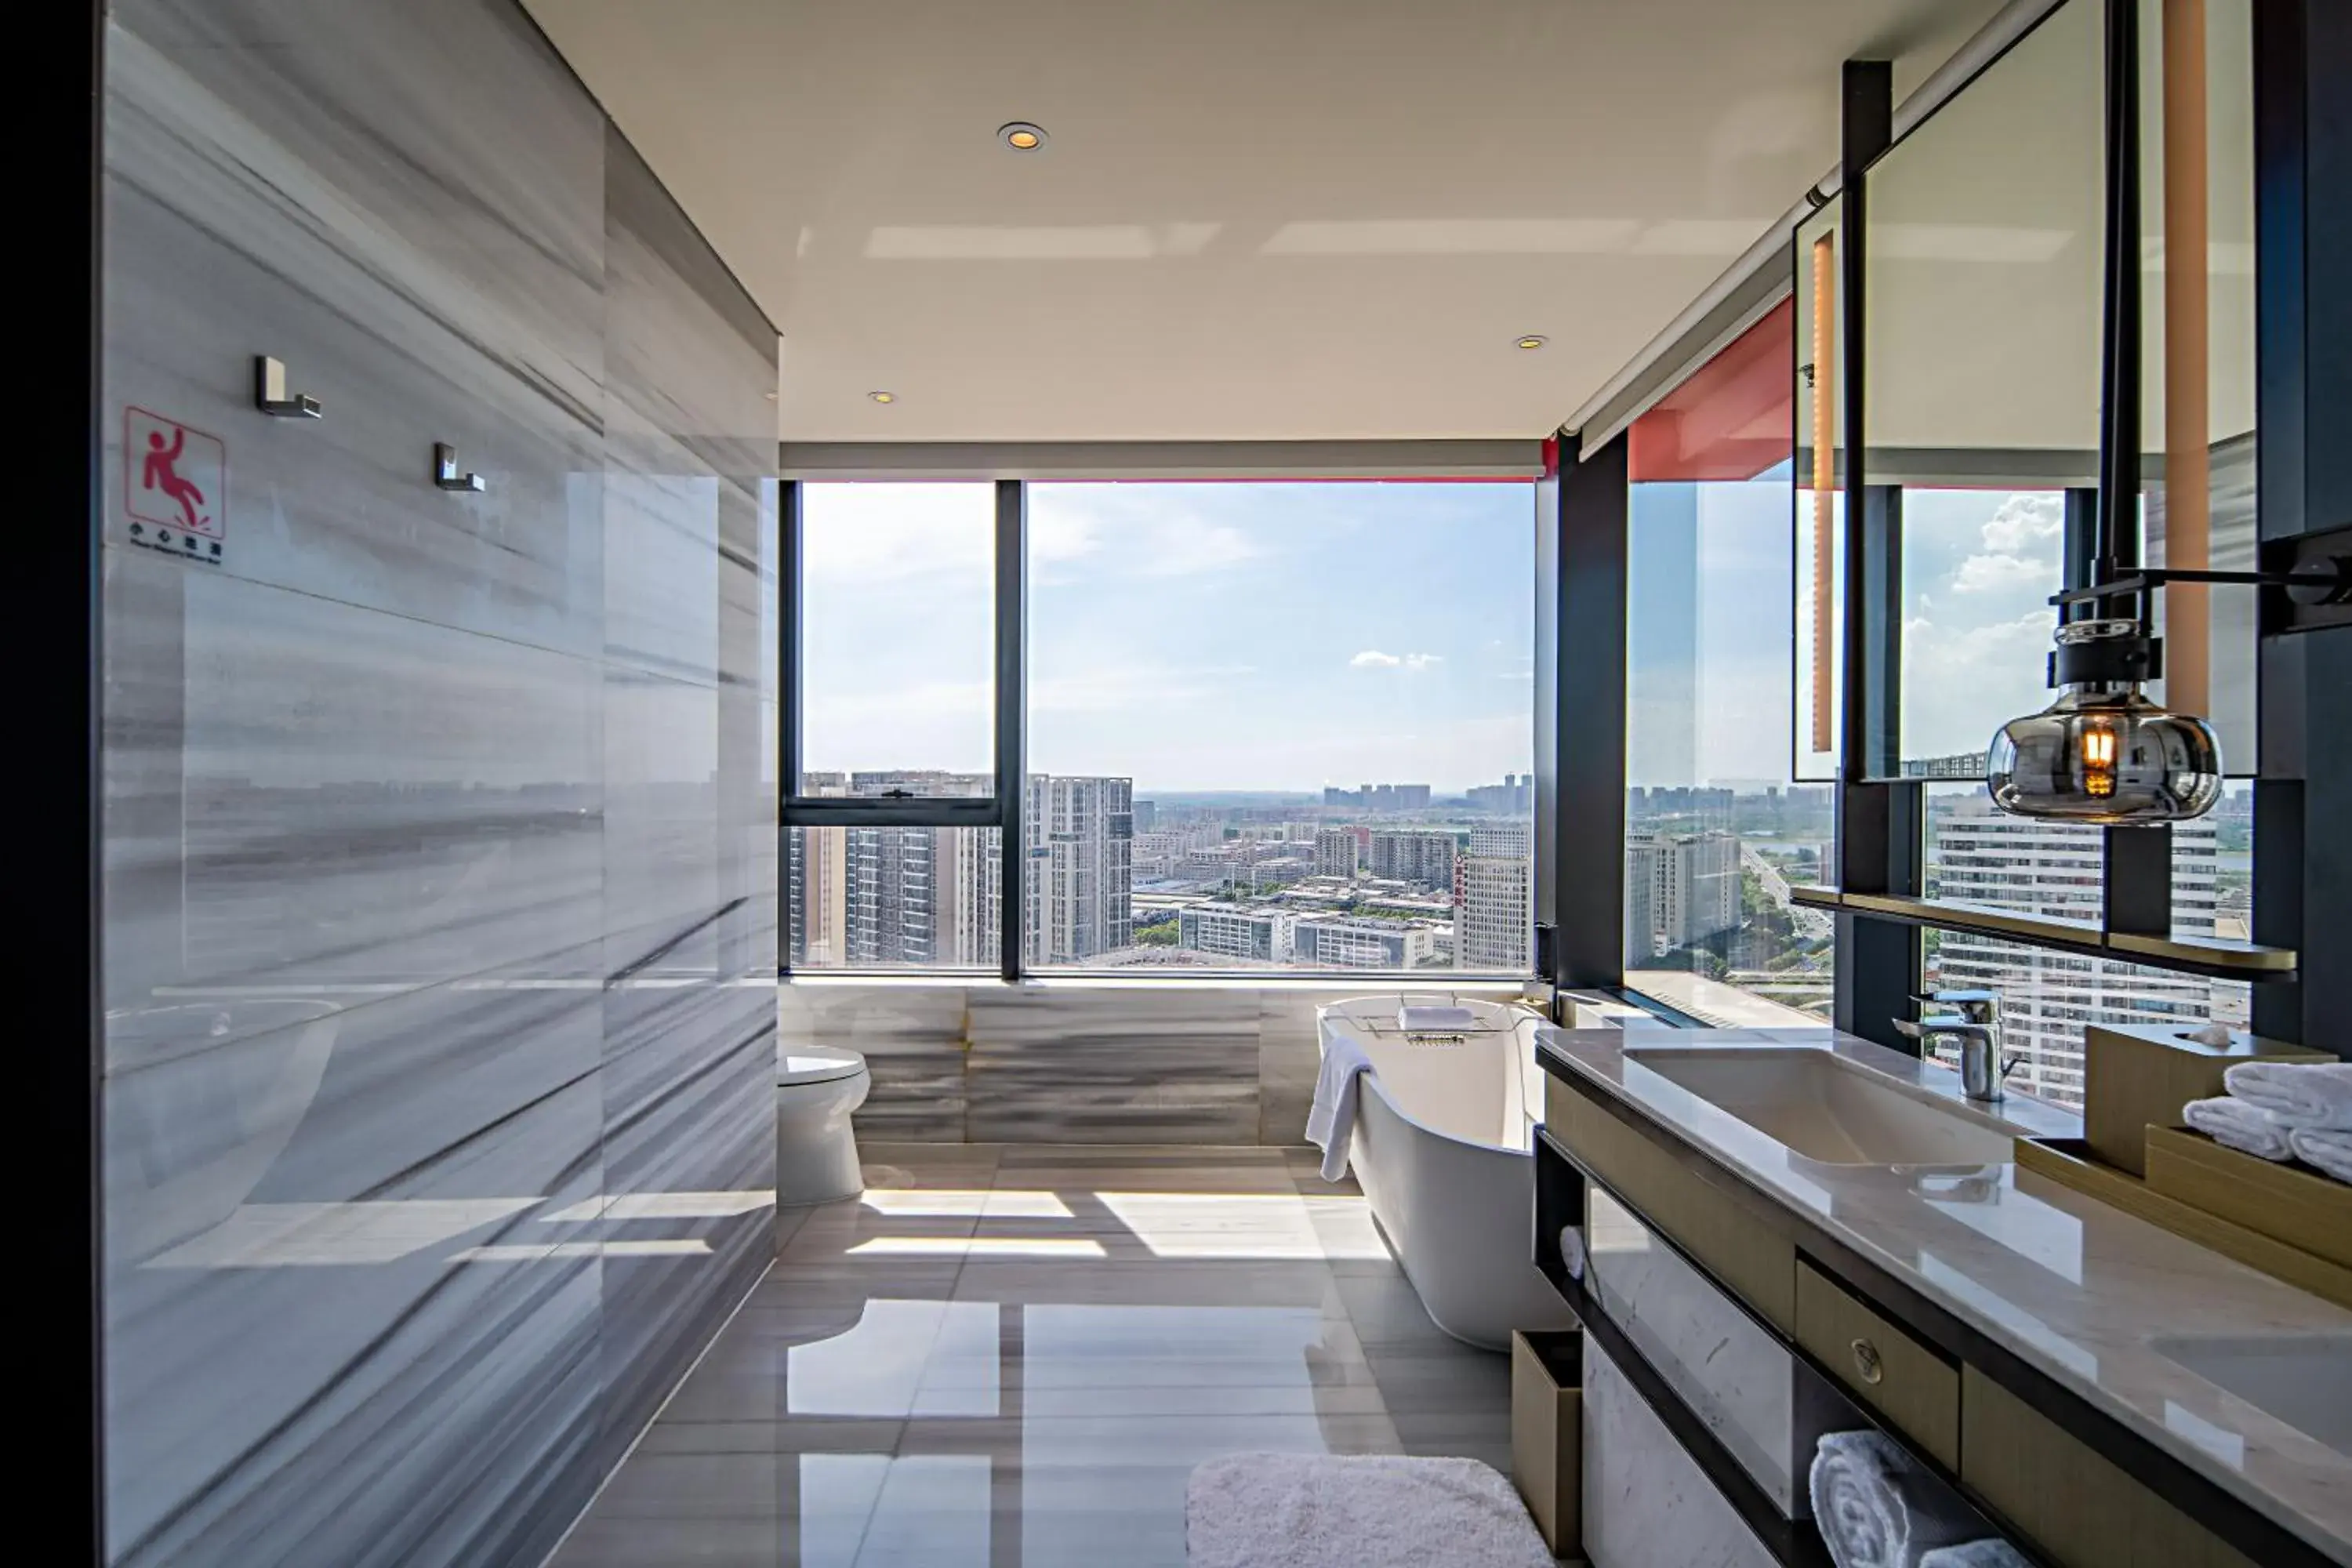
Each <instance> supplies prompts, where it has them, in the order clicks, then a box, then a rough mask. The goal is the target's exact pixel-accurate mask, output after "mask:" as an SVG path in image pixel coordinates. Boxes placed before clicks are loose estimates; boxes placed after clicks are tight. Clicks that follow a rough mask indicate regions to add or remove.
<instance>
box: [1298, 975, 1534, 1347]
mask: <svg viewBox="0 0 2352 1568" xmlns="http://www.w3.org/2000/svg"><path fill="white" fill-rule="evenodd" d="M1404 1001H1411V1002H1412V1003H1413V1004H1415V1005H1423V1004H1427V1005H1443V1006H1462V1007H1468V1008H1470V1009H1472V1010H1473V1012H1475V1014H1476V1015H1477V1024H1476V1026H1475V1027H1473V1028H1471V1029H1468V1030H1465V1031H1463V1032H1461V1033H1459V1034H1452V1033H1448V1034H1440V1035H1407V1034H1405V1033H1404V1032H1403V1031H1402V1030H1400V1029H1399V1028H1398V1027H1397V1008H1398V1005H1399V1004H1400V1003H1401V1002H1404ZM1316 1022H1317V1026H1318V1027H1317V1035H1318V1040H1319V1043H1320V1044H1321V1046H1322V1047H1325V1048H1328V1047H1329V1044H1330V1041H1331V1038H1332V1037H1333V1036H1334V1035H1335V1034H1346V1035H1350V1036H1353V1037H1355V1038H1356V1039H1357V1040H1358V1041H1360V1042H1361V1044H1362V1045H1363V1047H1364V1048H1365V1050H1366V1051H1367V1052H1368V1053H1369V1054H1370V1057H1371V1058H1372V1071H1371V1073H1370V1075H1369V1076H1368V1077H1367V1078H1366V1079H1365V1080H1364V1084H1363V1089H1362V1104H1361V1106H1360V1109H1359V1110H1358V1112H1357V1116H1356V1131H1355V1140H1354V1142H1353V1145H1352V1146H1351V1148H1350V1150H1349V1155H1350V1158H1351V1159H1352V1161H1353V1163H1354V1167H1355V1174H1356V1181H1357V1183H1358V1184H1360V1186H1362V1188H1363V1189H1364V1196H1365V1197H1366V1198H1367V1199H1368V1200H1369V1201H1370V1204H1371V1209H1372V1217H1373V1218H1374V1219H1376V1220H1378V1221H1379V1222H1380V1226H1381V1231H1382V1232H1383V1233H1384V1234H1385V1235H1386V1236H1387V1237H1388V1243H1389V1247H1390V1249H1391V1251H1393V1252H1394V1253H1395V1254H1396V1257H1397V1261H1398V1262H1399V1263H1400V1264H1402V1266H1403V1268H1404V1272H1405V1278H1406V1279H1410V1280H1412V1288H1413V1289H1414V1290H1415V1291H1416V1292H1418V1293H1419V1294H1420V1297H1421V1304H1422V1305H1423V1307H1424V1308H1426V1309H1427V1310H1428V1311H1429V1316H1430V1321H1433V1322H1434V1323H1435V1324H1436V1325H1437V1326H1438V1327H1439V1328H1441V1329H1444V1331H1446V1332H1447V1333H1449V1334H1452V1335H1453V1336H1454V1338H1455V1339H1457V1340H1460V1341H1462V1342H1464V1343H1465V1344H1473V1345H1478V1346H1481V1347H1483V1348H1485V1349H1487V1350H1496V1351H1500V1350H1508V1349H1509V1348H1510V1343H1511V1331H1512V1330H1513V1329H1554V1328H1567V1327H1569V1326H1570V1324H1571V1323H1572V1322H1573V1321H1574V1320H1573V1319H1571V1318H1570V1316H1569V1312H1568V1308H1567V1306H1566V1305H1565V1304H1564V1303H1563V1302H1562V1301H1561V1300H1560V1299H1559V1293H1558V1292H1557V1291H1555V1290H1553V1289H1552V1288H1551V1285H1550V1283H1549V1281H1548V1280H1546V1279H1544V1277H1543V1276H1542V1275H1540V1274H1538V1273H1537V1272H1536V1268H1535V1264H1534V1263H1533V1262H1532V1261H1531V1258H1532V1256H1533V1252H1534V1226H1535V1185H1536V1178H1535V1153H1534V1129H1535V1124H1536V1122H1537V1121H1539V1120H1540V1119H1541V1117H1542V1113H1543V1089H1542V1080H1541V1078H1540V1076H1539V1075H1540V1074H1541V1071H1542V1069H1541V1068H1538V1067H1537V1065H1536V1030H1537V1029H1538V1027H1539V1026H1541V1023H1542V1020H1541V1019H1540V1018H1538V1016H1536V1015H1535V1014H1533V1013H1530V1012H1528V1011H1527V1010H1526V1009H1524V1008H1520V1007H1512V1006H1507V1005H1503V1004H1501V1003H1496V1002H1482V1001H1471V1000H1459V1001H1457V1000H1456V999H1455V998H1454V997H1453V996H1450V995H1444V994H1419V993H1416V994H1412V995H1411V996H1409V997H1400V996H1394V995H1391V996H1368V997H1360V998H1358V999H1357V1000H1354V1001H1350V1002H1335V1003H1332V1004H1330V1005H1328V1006H1324V1007H1320V1008H1318V1009H1317V1010H1316Z"/></svg>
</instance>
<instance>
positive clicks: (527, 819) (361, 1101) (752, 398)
mask: <svg viewBox="0 0 2352 1568" xmlns="http://www.w3.org/2000/svg"><path fill="white" fill-rule="evenodd" d="M113 15H114V17H115V22H114V25H113V26H111V27H110V32H109V38H108V48H109V62H110V64H109V98H108V119H109V135H108V153H109V173H108V183H107V194H106V203H107V221H108V236H107V238H108V249H107V255H108V261H109V271H108V275H107V279H106V297H107V309H108V319H107V342H106V350H107V359H106V367H105V370H106V378H107V379H106V395H107V399H108V410H107V416H106V423H107V424H108V426H110V429H111V431H112V435H113V438H114V440H115V442H116V445H115V447H113V448H112V449H110V453H109V457H108V460H109V462H110V464H111V465H112V468H111V470H110V471H111V473H112V475H113V476H114V477H113V479H112V480H111V483H112V485H113V487H114V488H113V490H112V493H111V494H110V505H109V511H108V517H107V522H106V530H105V533H104V540H105V547H106V548H105V569H106V588H105V593H106V617H107V627H108V637H109V641H108V647H107V649H106V672H105V675H106V687H105V713H104V718H105V725H106V729H105V740H106V790H107V795H106V824H105V826H106V878H107V884H106V897H107V917H108V923H107V931H106V942H107V949H106V952H107V1003H108V1008H109V1014H110V1026H109V1038H108V1056H107V1070H108V1078H107V1084H106V1091H105V1092H106V1100H107V1137H108V1142H107V1147H106V1150H105V1160H104V1170H103V1178H102V1179H103V1184H104V1187H105V1192H106V1201H107V1223H108V1244H109V1250H108V1257H107V1260H106V1287H107V1312H108V1317H107V1334H108V1342H107V1353H108V1377H109V1388H108V1394H109V1400H110V1410H109V1438H110V1451H109V1469H110V1488H109V1510H110V1530H111V1535H112V1540H113V1545H114V1555H115V1558H116V1560H117V1561H118V1562H121V1563H173V1564H181V1563H193V1564H213V1563H220V1564H237V1565H239V1568H243V1565H245V1564H250V1563H333V1564H337V1565H338V1568H341V1565H343V1564H353V1563H369V1564H373V1563H383V1564H391V1563H401V1564H411V1563H415V1564H433V1563H450V1564H458V1563H462V1564H467V1565H469V1568H470V1565H473V1564H495V1563H526V1564H529V1563H537V1562H538V1561H539V1560H540V1559H541V1557H542V1556H543V1555H544V1553H545V1552H546V1551H547V1549H548V1548H549V1546H550V1545H551V1544H552V1542H553V1541H554V1540H555V1539H556V1538H557V1537H558V1536H559V1535H560V1534H561V1533H562V1531H563V1530H564V1528H565V1527H566V1526H567V1525H568V1524H569V1522H570V1521H571V1520H572V1517H574V1515H575V1514H576V1513H577V1511H578V1510H579V1509H580V1508H581V1506H583V1503H584V1502H585V1500H586V1499H587V1498H588V1497H589V1496H590V1495H591V1493H592V1492H593V1489H594V1487H595V1486H596V1484H597V1482H598V1480H599V1479H600V1478H601V1476H602V1474H603V1473H604V1469H605V1468H608V1467H609V1465H610V1464H611V1463H612V1462H613V1460H614V1458H617V1456H618V1454H619V1453H620V1451H621V1450H622V1449H623V1448H624V1447H625V1445H626V1444H627V1442H628V1441H629V1439H630V1438H631V1437H632V1436H634V1434H635V1431H636V1429H637V1427H638V1426H640V1425H642V1423H643V1421H644V1420H645V1419H646V1417H647V1416H648V1415H650V1414H651V1412H652V1410H653V1408H654V1406H655V1405H656V1404H657V1403H658V1401H659V1400H660V1399H661V1397H662V1396H663V1394H665V1393H666V1392H667V1389H668V1388H669V1387H671V1386H672V1385H673V1384H675V1383H676V1382H677V1378H678V1377H679V1376H680V1375H681V1374H682V1373H683V1372H684V1370H685V1368H686V1367H687V1366H688V1364H690V1363H691V1361H692V1359H693V1358H694V1356H695V1355H696V1354H697V1353H698V1352H699V1350H700V1349H701V1347H702V1345H703V1344H704V1343H706V1342H708V1340H709V1336H710V1334H711V1332H712V1331H714V1329H715V1327H716V1325H717V1324H718V1322H719V1321H721V1320H722V1319H723V1317H724V1315H725V1314H726V1312H727V1311H729V1310H731V1308H732V1307H733V1305H734V1304H735V1303H736V1302H737V1301H738V1300H740V1299H741V1297H742V1295H743V1293H744V1291H745V1290H746V1289H749V1287H750V1285H751V1282H752V1281H753V1280H754V1279H756V1278H757V1277H758V1275H759V1273H760V1271H761V1269H762V1268H764V1267H765V1265H766V1261H767V1259H768V1258H770V1257H771V1256H772V1251H773V1244H772V1236H773V1217H774V1210H773V1194H772V1186H773V1159H774V1138H773V1103H774V1102H773V1093H774V1090H773V1084H772V1071H771V1067H772V1061H773V1059H774V1052H775V1038H776V1012H775V997H774V985H773V982H772V963H773V952H774V929H775V918H776V917H775V890H774V889H775V879H774V874H773V859H774V845H775V827H774V787H773V779H772V773H773V763H772V760H768V761H763V759H765V758H766V757H767V756H768V753H769V752H772V732H773V731H772V725H773V721H772V710H773V703H774V691H775V679H776V667H775V663H774V659H773V657H772V655H771V654H767V653H765V652H764V651H763V649H762V647H761V643H762V639H763V638H765V637H769V635H770V630H771V628H772V625H773V605H774V586H773V583H774V540H775V529H774V496H775V489H774V480H773V457H774V451H775V447H774V442H773V420H774V411H773V405H772V403H771V402H770V401H769V399H768V397H767V396H766V394H769V393H772V391H773V390H774V384H775V362H774V338H773V334H772V332H770V331H768V329H767V327H766V324H765V322H764V321H761V319H760V317H759V314H758V312H757V311H756V310H753V309H752V308H751V304H750V301H749V300H747V299H746V298H745V297H744V296H743V295H742V293H741V291H740V289H737V288H736V287H735V286H734V284H733V282H732V280H731V279H729V278H728V276H727V274H726V272H725V270H724V268H721V267H720V266H719V263H718V261H717V259H716V258H715V257H713V256H711V255H710V253H709V250H708V247H704V246H702V245H701V242H700V240H699V237H698V236H696V235H695V234H694V232H693V230H692V229H691V227H690V226H688V225H686V224H685V222H684V220H683V218H682V217H680V216H678V215H677V209H676V207H675V206H674V205H672V204H670V203H669V202H668V198H667V195H666V194H665V193H663V192H662V191H661V190H660V188H659V186H658V184H656V183H654V182H653V181H652V178H651V175H650V174H648V173H647V172H646V169H645V166H644V164H643V163H641V162H639V161H638V160H637V159H636V157H635V153H633V152H629V151H628V149H627V146H626V143H625V142H622V141H620V140H619V139H618V137H617V136H616V135H615V134H614V132H612V131H611V129H610V127H609V126H608V125H607V123H606V122H605V121H604V117H603V116H602V114H601V113H600V112H599V111H598V110H597V109H596V107H595V105H594V104H593V101H591V100H589V99H588V98H587V96H586V94H585V93H584V92H583V90H582V89H580V87H579V85H578V83H577V82H576V81H575V80H574V79H572V76H571V74H570V73H569V71H568V70H567V69H566V68H564V67H563V65H562V62H561V61H560V60H558V59H556V58H554V56H553V55H552V54H551V52H550V51H549V50H548V49H547V47H546V46H545V44H544V42H543V40H541V38H540V37H539V35H538V33H537V31H536V29H535V28H533V27H532V26H530V23H529V22H528V21H527V20H526V19H525V18H524V17H523V16H522V15H521V13H520V11H519V10H518V9H517V8H515V6H514V5H511V4H510V3H509V0H417V3H416V4H415V5H400V6H388V5H375V4H369V3H366V0H302V3H300V4H296V3H293V0H205V3H204V4H196V3H194V0H121V4H119V5H116V6H115V7H114V9H113ZM648 233H650V235H651V238H650V239H648V238H647V237H646V236H647V234H648ZM649 344H650V345H654V348H653V349H651V350H649V349H648V347H647V345H649ZM256 353H276V354H278V355H280V356H281V357H283V358H284V359H286V360H287V362H288V364H289V373H290V379H291V382H292V384H293V388H294V389H295V390H299V391H303V392H307V393H309V394H310V395H313V396H316V397H318V398H319V399H320V401H321V402H322V403H323V404H324V405H326V408H325V413H326V417H325V418H324V419H322V420H318V421H309V420H299V421H297V420H278V419H272V418H269V417H268V416H265V415H263V414H261V413H260V412H258V411H257V410H256V409H254V408H253V406H252V404H251V396H252V392H251V379H250V378H251V374H252V371H251V358H252V356H253V355H254V354H256ZM131 405H136V406H138V407H141V408H147V409H152V410H153V411H155V412H158V413H161V414H163V415H165V416H169V417H170V418H172V419H173V420H176V421H178V422H181V423H183V424H184V425H185V426H188V427H189V428H190V429H191V430H192V431H193V432H194V433H195V434H196V435H197V436H198V437H204V436H211V437H215V438H217V439H218V440H219V441H221V443H222V444H223V446H224V447H226V452H227V468H226V479H227V485H226V492H225V494H223V493H221V492H219V491H218V490H217V489H215V491H214V492H213V493H211V494H208V495H207V496H206V497H205V504H206V506H207V507H211V506H213V505H214V504H215V503H216V502H217V503H220V505H221V508H222V510H220V513H219V518H220V521H222V522H223V523H224V524H225V528H224V531H223V532H224V537H223V538H222V540H221V542H222V544H223V546H224V548H223V551H222V552H221V554H220V555H219V557H218V558H217V559H216V560H215V559H214V558H213V557H212V555H211V552H209V550H208V549H205V550H203V551H200V552H189V554H188V555H184V556H183V557H182V558H178V559H173V558H170V557H167V556H165V555H163V554H162V553H159V552H157V551H156V550H154V549H152V548H151V546H152V544H153V543H154V542H155V536H154V535H153V534H152V532H149V533H145V534H142V535H140V536H134V535H132V534H131V532H130V531H129V525H130V522H131V521H132V520H131V517H130V515H129V510H128V507H129V503H130V501H131V499H132V496H131V487H132V485H133V483H134V481H135V480H137V479H139V477H140V471H139V470H136V469H133V470H130V471H126V470H125V468H124V467H123V455H122V452H121V444H122V440H123V437H124V435H125V433H126V429H127V426H126V424H125V420H124V415H125V411H126V409H127V408H128V407H129V406H131ZM608 424H609V425H610V428H609V429H608ZM436 440H446V441H452V442H454V443H455V444H457V447H458V448H459V457H460V458H461V460H462V462H463V464H464V466H465V467H467V468H473V469H478V470H479V471H480V472H481V473H482V474H483V475H484V476H485V479H486V481H487V484H488V489H486V490H485V491H484V492H483V493H482V494H480V495H457V494H451V493H448V492H445V491H442V490H439V489H436V488H435V487H433V486H432V485H431V484H430V483H429V482H428V479H427V475H426V469H427V467H428V465H429V460H430V449H431V446H432V443H433V442H435V441H436ZM147 499H149V500H152V499H153V498H152V496H151V497H148V498H147ZM762 944H764V949H765V952H764V954H762V953H761V951H760V950H761V946H762Z"/></svg>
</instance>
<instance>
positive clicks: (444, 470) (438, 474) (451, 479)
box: [433, 441, 483, 491]
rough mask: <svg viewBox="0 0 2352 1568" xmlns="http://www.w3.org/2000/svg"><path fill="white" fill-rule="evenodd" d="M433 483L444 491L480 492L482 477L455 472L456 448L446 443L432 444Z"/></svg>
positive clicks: (437, 442)
mask: <svg viewBox="0 0 2352 1568" xmlns="http://www.w3.org/2000/svg"><path fill="white" fill-rule="evenodd" d="M433 482H434V483H435V484H436V485H439V486H440V487H441V488H442V489H445V490H477V491H478V490H480V489H482V488H483V486H482V476H481V475H479V474H472V473H467V474H461V473H459V472H458V471H457V447H452V446H451V445H449V443H448V442H446V441H436V442H435V443H433Z"/></svg>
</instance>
